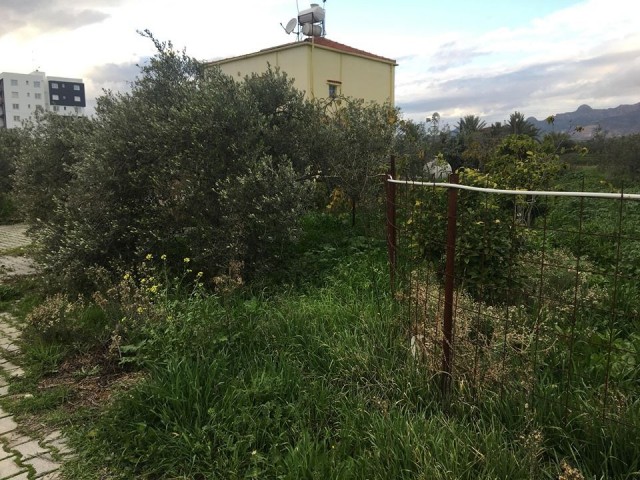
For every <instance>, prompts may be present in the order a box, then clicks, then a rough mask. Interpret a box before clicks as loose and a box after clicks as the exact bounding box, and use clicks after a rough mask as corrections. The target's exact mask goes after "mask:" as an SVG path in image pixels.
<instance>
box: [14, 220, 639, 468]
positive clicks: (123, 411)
mask: <svg viewBox="0 0 640 480" xmlns="http://www.w3.org/2000/svg"><path fill="white" fill-rule="evenodd" d="M304 231H305V234H304V236H303V238H302V241H301V243H300V244H299V245H298V247H297V248H296V250H295V251H291V252H290V255H289V258H290V262H289V268H288V270H287V271H286V272H280V273H279V276H278V277H277V281H265V282H264V283H263V284H262V287H257V288H247V287H243V288H239V287H238V285H237V284H233V281H232V280H233V279H220V281H226V282H227V286H228V288H227V289H226V290H224V292H225V293H223V294H219V295H217V296H214V295H210V294H206V293H205V291H204V290H203V288H202V287H198V286H197V284H196V287H195V288H194V289H192V287H190V286H189V287H187V283H186V281H185V279H186V278H187V277H189V276H192V277H195V278H196V279H197V278H198V272H197V266H195V265H193V264H192V262H191V261H189V262H186V259H183V261H184V263H185V268H184V272H185V273H184V275H185V277H184V278H181V279H170V278H169V279H165V278H163V272H164V270H163V261H164V260H163V259H162V257H161V254H153V253H152V254H149V255H148V256H147V257H146V258H143V259H141V261H143V262H145V267H144V268H141V269H140V270H139V271H138V273H137V274H134V273H133V272H126V273H123V281H122V282H121V284H120V285H119V286H118V287H117V288H115V289H112V290H109V291H105V292H102V293H101V294H99V295H95V296H94V298H93V299H92V300H89V301H88V300H82V301H81V300H77V301H68V300H63V299H61V298H58V299H57V300H51V299H50V300H49V301H48V302H45V303H44V304H43V305H42V306H41V307H38V308H36V309H35V311H32V313H31V315H30V316H29V317H28V322H29V323H28V326H27V331H26V338H27V339H34V338H38V339H39V340H38V341H37V342H33V341H31V342H30V343H27V344H26V345H25V347H26V349H27V351H26V360H27V361H28V363H29V365H30V374H29V376H28V377H27V378H26V379H25V380H23V381H22V383H19V384H16V385H14V386H12V393H13V394H14V395H13V396H10V397H9V399H8V400H5V401H4V402H5V404H6V405H5V406H6V407H7V408H10V409H11V410H12V411H16V412H18V413H19V419H22V420H23V421H30V422H31V423H32V424H35V423H37V422H39V421H40V420H42V419H45V420H46V421H48V422H53V423H56V424H58V425H63V426H65V427H66V430H67V431H68V432H69V434H70V435H71V436H72V443H73V445H74V447H75V448H76V450H77V452H78V454H79V456H78V458H77V459H76V460H74V461H73V462H71V463H70V464H68V465H67V466H66V474H67V475H68V477H69V478H74V479H75V478H78V479H82V478H86V479H90V478H196V479H197V478H291V479H297V478H322V477H326V478H336V479H343V478H363V479H364V478H380V479H388V478H442V479H453V478H468V479H478V478H487V479H488V478H510V479H511V478H522V479H530V478H591V477H593V476H595V477H596V478H601V477H602V478H632V472H634V471H636V470H638V457H637V447H638V440H637V438H634V437H625V436H620V432H621V431H622V430H616V429H615V428H611V427H610V426H607V425H605V424H603V423H600V422H598V421H594V419H593V418H583V419H576V420H575V423H574V424H573V425H564V424H563V423H562V422H563V417H562V412H559V411H555V410H554V408H553V405H550V406H549V407H548V408H544V407H542V408H540V409H539V410H537V409H534V408H530V407H528V406H527V405H526V402H525V401H523V398H522V397H521V396H520V394H518V393H516V392H513V395H511V394H508V395H506V396H502V398H501V397H500V396H498V395H491V394H488V395H485V399H484V401H483V404H482V406H481V407H480V408H478V407H477V406H471V404H465V403H464V402H456V403H454V404H452V405H453V407H452V408H446V405H447V403H446V402H443V399H442V398H441V396H440V393H439V388H438V385H439V383H438V381H437V379H436V378H431V377H430V376H429V375H428V374H426V373H425V372H426V371H425V369H424V368H423V366H422V365H421V364H420V363H418V362H416V360H415V359H414V358H413V357H412V355H411V353H410V350H409V336H410V329H411V325H410V324H409V323H410V320H409V318H408V316H406V315H405V313H406V312H403V311H402V309H400V308H399V307H398V304H397V303H396V302H394V301H393V300H392V298H391V296H390V294H389V288H388V274H387V271H386V258H385V251H384V248H383V247H384V246H383V245H382V244H381V243H380V242H379V241H376V240H372V239H371V238H370V237H368V236H366V235H364V234H363V232H362V231H355V230H352V229H351V227H350V226H349V225H348V220H347V219H340V218H337V217H333V216H325V215H314V216H310V217H307V218H306V220H305V222H304ZM190 270H193V271H190ZM125 277H126V278H125ZM284 278H287V279H289V282H288V284H286V283H285V284H283V280H284ZM19 290H21V291H23V290H24V288H21V289H19ZM221 291H222V290H221ZM34 295H35V294H34V293H31V294H28V295H27V297H26V299H25V300H27V301H28V300H29V299H33V298H34ZM56 302H57V303H56ZM34 312H35V313H34ZM47 329H48V330H47ZM34 330H37V331H34ZM43 332H47V333H48V334H47V335H42V333H43ZM118 338H119V339H118ZM107 345H109V347H110V348H107ZM79 359H80V360H79ZM100 379H101V380H100ZM69 380H71V381H69ZM24 393H30V394H32V395H33V397H28V398H24V395H23V394H24ZM578 396H579V393H578ZM38 419H40V420H38ZM585 439H586V440H588V441H587V442H586V443H587V444H588V445H590V446H589V447H585ZM574 469H577V470H574ZM578 471H579V472H581V474H583V475H584V477H580V476H579V474H578V473H577V472H578ZM572 472H573V473H572ZM562 475H564V476H562ZM571 475H574V476H571Z"/></svg>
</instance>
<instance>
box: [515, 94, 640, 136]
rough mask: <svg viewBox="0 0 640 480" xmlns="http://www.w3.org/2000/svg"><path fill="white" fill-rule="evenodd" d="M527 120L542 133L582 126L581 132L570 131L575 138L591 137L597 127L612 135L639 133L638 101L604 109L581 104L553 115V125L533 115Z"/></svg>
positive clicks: (639, 110)
mask: <svg viewBox="0 0 640 480" xmlns="http://www.w3.org/2000/svg"><path fill="white" fill-rule="evenodd" d="M527 120H529V121H530V122H531V123H533V124H534V125H535V126H536V127H538V128H539V129H540V131H541V132H542V133H544V132H550V131H556V132H567V133H572V132H575V128H576V127H582V131H581V132H575V133H572V136H573V137H574V138H576V139H584V140H586V139H588V138H591V137H592V136H593V135H594V134H595V132H596V130H597V128H598V127H600V128H602V130H604V131H606V132H607V133H608V134H609V135H612V136H620V135H629V134H632V133H640V103H636V104H635V105H620V106H618V107H615V108H604V109H596V108H591V107H590V106H589V105H581V106H580V107H578V109H577V110H576V111H575V112H568V113H558V114H557V115H555V121H554V123H553V125H550V124H549V123H547V121H546V120H544V119H543V120H537V119H536V118H535V117H530V118H528V119H527Z"/></svg>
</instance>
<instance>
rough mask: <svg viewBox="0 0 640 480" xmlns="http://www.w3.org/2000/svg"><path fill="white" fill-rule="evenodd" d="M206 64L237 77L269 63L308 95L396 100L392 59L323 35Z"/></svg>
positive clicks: (368, 99) (242, 76) (241, 76)
mask: <svg viewBox="0 0 640 480" xmlns="http://www.w3.org/2000/svg"><path fill="white" fill-rule="evenodd" d="M207 65H209V66H218V67H220V69H221V70H222V72H223V73H225V74H227V75H231V76H232V77H234V78H237V79H238V80H240V79H243V78H244V77H245V76H246V75H249V74H251V73H262V72H265V71H266V70H267V68H268V65H271V67H272V68H276V67H278V68H279V69H280V70H281V71H282V72H285V73H286V74H287V75H288V76H289V77H290V78H292V79H293V80H294V86H295V87H296V88H297V89H298V90H300V91H302V92H305V96H306V97H307V98H309V99H313V98H327V97H331V96H336V95H344V96H347V97H354V98H361V99H364V100H365V101H374V102H378V103H384V102H390V103H391V104H392V105H393V104H394V101H395V95H394V89H395V67H396V66H397V63H396V62H395V60H392V59H390V58H385V57H381V56H379V55H374V54H372V53H368V52H365V51H363V50H358V49H356V48H352V47H349V46H347V45H343V44H342V43H338V42H334V41H332V40H329V39H327V38H325V37H311V38H307V39H305V40H303V41H300V42H295V43H288V44H286V45H280V46H278V47H272V48H267V49H265V50H260V51H259V52H255V53H250V54H248V55H242V56H239V57H232V58H225V59H223V60H217V61H213V62H210V63H208V64H207Z"/></svg>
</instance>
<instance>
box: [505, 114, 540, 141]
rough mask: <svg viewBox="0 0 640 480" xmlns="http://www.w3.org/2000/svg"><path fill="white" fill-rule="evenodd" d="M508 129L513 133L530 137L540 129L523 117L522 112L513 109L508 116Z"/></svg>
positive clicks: (536, 134)
mask: <svg viewBox="0 0 640 480" xmlns="http://www.w3.org/2000/svg"><path fill="white" fill-rule="evenodd" d="M507 126H508V127H509V130H510V132H511V133H512V134H514V135H526V136H528V137H531V138H536V137H537V136H538V133H540V129H538V128H536V127H535V126H534V125H533V124H532V123H531V122H529V121H528V120H526V119H525V118H524V114H522V113H520V112H518V111H515V112H513V113H512V114H511V115H510V116H509V121H508V122H507Z"/></svg>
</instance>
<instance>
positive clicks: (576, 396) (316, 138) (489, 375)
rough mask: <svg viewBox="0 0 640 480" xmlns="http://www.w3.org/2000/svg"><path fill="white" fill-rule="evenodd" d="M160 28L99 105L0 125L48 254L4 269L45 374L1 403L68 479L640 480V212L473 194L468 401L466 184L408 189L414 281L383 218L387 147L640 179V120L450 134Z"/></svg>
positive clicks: (538, 184) (406, 159)
mask: <svg viewBox="0 0 640 480" xmlns="http://www.w3.org/2000/svg"><path fill="white" fill-rule="evenodd" d="M145 35H147V36H149V37H150V39H151V40H152V41H153V42H154V43H155V45H156V47H157V49H158V54H157V55H156V56H155V57H154V58H153V59H151V61H150V63H149V64H148V65H146V66H144V67H143V68H142V70H141V73H140V77H139V78H138V79H137V80H136V82H135V83H134V85H133V89H132V91H131V92H130V93H126V94H112V93H109V94H107V95H105V96H104V97H102V98H101V99H100V100H99V102H98V108H97V115H96V117H95V118H93V119H86V118H67V117H57V116H54V115H44V116H42V117H41V118H39V119H38V120H37V121H36V123H34V124H33V125H31V126H29V127H27V128H26V129H24V130H23V131H20V132H17V133H15V134H13V133H11V134H7V135H4V134H3V135H4V136H0V153H3V155H0V173H1V172H7V173H8V174H11V176H10V177H5V178H11V181H6V180H3V181H2V183H0V209H4V210H1V211H2V212H4V213H2V214H1V215H0V218H4V219H10V218H11V219H12V218H15V216H16V215H17V213H16V212H17V211H16V209H15V205H18V206H19V207H20V210H19V212H20V213H19V214H20V215H22V218H23V219H24V220H25V221H27V222H28V223H29V224H30V228H31V230H30V232H31V235H32V236H33V238H34V239H35V240H36V245H37V252H36V253H35V255H36V256H37V257H38V258H39V260H40V261H41V262H43V265H44V269H45V272H44V273H45V277H44V278H43V279H42V280H40V281H39V280H36V279H23V280H20V281H11V282H4V283H2V284H0V310H6V311H11V312H12V313H13V314H15V315H16V316H17V317H19V318H20V321H21V322H22V323H23V327H24V334H23V352H24V355H23V357H22V358H19V359H17V358H16V359H13V360H15V361H16V362H21V363H22V364H24V365H25V367H26V370H27V375H26V376H25V378H23V379H21V380H18V381H14V382H13V383H12V385H11V388H10V392H9V395H8V396H6V397H3V398H2V399H0V404H1V405H2V407H3V408H4V409H5V410H7V411H11V412H13V413H15V414H16V418H17V419H18V420H19V421H20V422H21V423H22V424H24V425H27V426H28V427H30V428H33V429H36V428H37V426H38V425H40V424H43V423H46V424H49V425H55V426H57V427H62V428H64V429H65V430H66V432H67V434H68V435H69V436H70V437H71V442H72V444H73V446H74V448H75V451H76V452H77V457H75V458H74V459H73V460H70V461H69V462H67V464H66V466H65V471H64V473H65V474H66V475H67V477H68V478H74V479H92V478H123V479H124V478H195V479H199V478H202V479H204V478H291V479H298V478H319V477H321V476H324V477H327V478H336V479H338V478H339V479H343V478H363V479H364V478H379V479H388V478H407V479H408V478H441V479H453V478H455V479H458V478H461V479H464V478H468V479H493V478H509V479H511V478H514V479H518V478H521V479H530V478H541V479H542V478H548V479H576V480H577V479H586V478H634V476H635V475H638V472H639V471H640V455H638V452H639V451H640V444H639V441H638V438H640V435H638V433H639V430H640V399H639V396H638V395H639V393H640V392H639V390H638V379H639V378H640V357H639V352H640V337H639V336H638V333H637V331H638V327H639V326H640V314H639V313H638V312H640V296H639V295H638V294H637V291H638V282H637V276H638V273H640V272H638V265H640V243H638V242H639V241H640V240H638V237H639V235H638V233H639V232H637V229H638V225H640V218H638V216H639V215H640V210H639V209H638V206H639V205H637V204H629V205H625V206H624V207H622V208H623V209H624V211H622V210H621V206H620V205H621V204H620V203H619V202H618V203H615V202H613V203H612V202H609V203H604V202H603V203H592V204H590V207H589V208H585V206H584V203H583V202H582V201H581V200H575V199H560V200H553V201H552V200H542V201H541V200H539V199H534V198H525V197H524V196H523V197H522V198H516V199H510V200H505V199H502V198H497V197H487V196H486V195H480V194H477V193H475V192H474V193H469V194H465V195H462V196H461V199H460V204H459V213H460V215H459V236H458V247H459V254H460V255H459V257H458V259H457V263H456V268H457V271H458V272H461V273H460V274H459V277H458V279H457V280H458V281H457V288H458V299H457V302H458V304H457V305H458V306H459V307H461V308H462V309H463V311H464V312H467V313H464V314H461V316H460V318H459V319H458V322H459V323H458V331H457V334H458V336H459V343H458V344H457V345H456V348H458V357H457V361H458V362H459V363H458V365H459V371H458V372H456V375H457V376H456V377H455V381H454V384H453V385H452V392H453V393H452V394H451V395H450V396H447V395H443V393H442V390H441V388H440V379H441V375H440V368H441V365H440V362H439V360H440V357H439V356H438V355H433V352H435V351H437V349H438V348H439V347H438V345H437V344H436V343H437V342H435V341H433V340H432V339H429V338H428V337H427V336H426V335H422V336H419V334H420V332H423V333H424V332H425V331H426V325H427V324H428V325H436V326H438V327H437V328H439V325H440V323H439V321H440V320H439V318H440V313H439V312H438V308H440V307H441V304H442V301H441V298H442V279H443V267H444V262H443V260H444V250H445V249H444V243H443V238H444V225H445V220H446V211H445V204H446V202H445V198H444V196H442V195H439V194H436V193H434V192H433V191H426V190H424V189H423V190H417V189H416V190H409V191H405V192H404V193H403V195H402V196H401V197H400V200H399V201H400V202H401V204H400V205H399V206H398V208H399V216H400V222H401V223H399V226H400V227H401V234H402V238H401V246H402V248H404V251H403V254H404V255H406V256H410V260H411V261H410V262H409V263H408V264H402V267H403V268H405V266H406V269H405V270H403V271H401V272H400V273H401V274H405V276H402V275H400V276H399V278H398V285H397V286H398V288H397V290H396V291H395V294H391V292H390V288H389V284H390V281H389V275H388V267H387V263H386V262H387V260H386V252H385V242H384V240H383V239H382V236H381V233H382V232H381V230H382V225H383V220H382V217H381V214H380V212H381V211H382V203H383V201H382V196H381V192H382V182H381V175H382V174H383V173H384V172H385V171H386V168H387V161H388V157H389V155H390V154H392V153H393V154H395V155H396V157H397V163H398V167H399V172H400V175H402V176H404V177H410V178H421V177H423V176H425V174H428V172H426V170H425V166H426V164H428V163H430V162H432V161H433V160H434V159H436V160H437V161H439V162H441V163H448V164H449V165H451V166H452V167H453V168H455V169H457V170H458V171H459V172H460V174H461V181H462V182H463V183H466V184H469V185H475V186H491V187H506V188H529V189H553V188H557V189H567V190H568V189H572V190H581V189H584V190H592V189H603V190H612V189H616V188H621V186H623V188H624V189H625V191H629V190H633V188H634V185H637V183H636V181H637V178H636V177H635V173H634V172H636V169H635V167H634V160H633V159H634V158H637V156H636V157H634V153H633V152H634V151H635V150H634V148H635V145H636V144H637V139H636V138H634V137H630V138H627V139H609V138H606V136H604V135H602V136H600V137H598V138H596V139H594V140H593V141H592V142H591V143H589V144H586V145H581V144H576V143H575V142H573V141H572V140H571V138H570V136H566V135H564V134H551V135H547V136H545V137H544V138H543V139H536V136H537V135H538V133H539V132H538V131H537V130H536V129H535V128H533V126H532V125H530V124H529V123H528V122H527V121H526V120H525V117H524V115H522V114H521V113H519V112H515V113H514V114H513V115H512V116H511V117H510V119H509V121H508V122H505V124H504V125H503V124H493V125H491V126H489V127H487V126H486V125H485V124H484V122H482V121H480V119H479V118H477V117H475V116H469V117H465V118H462V119H460V122H459V124H458V133H457V134H456V135H454V134H453V133H452V132H451V131H450V130H449V129H448V128H447V127H442V126H441V125H440V119H439V116H438V115H437V114H434V115H433V117H431V118H430V119H428V122H426V123H424V124H420V123H415V122H411V121H408V120H404V119H402V118H401V117H400V116H399V112H398V111H397V110H395V109H393V108H390V107H389V106H376V105H365V104H363V103H362V102H358V101H355V100H353V99H340V103H338V102H330V103H328V104H323V103H320V102H306V101H304V100H303V98H302V95H301V94H300V93H299V92H297V91H295V90H294V89H293V88H292V86H291V82H290V81H289V80H287V78H286V76H284V75H281V74H280V73H279V72H277V71H269V72H267V73H265V74H263V75H254V76H251V77H248V78H246V79H245V80H244V81H243V82H235V81H234V80H232V79H230V78H228V77H225V76H224V75H222V74H221V73H220V72H218V71H216V70H212V71H209V72H206V73H205V72H203V71H202V66H201V65H200V64H199V63H198V62H196V61H194V60H193V59H191V58H190V57H188V56H187V55H186V54H185V53H184V52H177V51H175V50H174V49H173V48H172V47H171V45H170V44H164V43H162V42H159V41H157V40H156V39H154V38H153V37H152V36H151V35H150V34H149V33H148V32H147V33H145ZM0 133H2V132H1V131H0ZM614 144H615V146H613V145H614ZM612 152H616V153H615V158H614V157H612V155H613V153H612ZM616 158H617V159H620V162H619V164H617V165H616V166H615V167H614V166H613V163H615V161H616V160H615V159H616ZM605 174H606V175H605ZM0 179H3V177H2V176H0ZM609 182H611V183H609ZM623 183H624V185H622V184H623ZM594 205H595V206H594ZM7 212H10V214H9V213H7ZM621 218H624V221H625V223H624V229H623V230H621V227H620V225H621V223H620V219H621ZM577 220H579V228H573V227H570V226H571V225H575V223H576V221H577ZM621 231H624V238H625V242H624V244H622V243H620V245H621V246H620V248H615V249H613V248H611V246H610V245H608V244H607V241H606V239H607V238H610V239H614V241H615V239H616V238H617V240H620V238H621V237H622V236H623V235H621V233H620V232H621ZM603 234H605V235H609V237H604V236H602V235H603ZM616 236H617V237H616ZM405 260H406V258H405ZM540 265H542V266H543V267H544V268H547V269H548V271H545V275H544V278H540V276H539V275H540V267H539V266H540ZM576 265H579V267H580V268H578V267H576ZM612 266H615V274H613V275H612V274H611V271H610V270H611V268H612ZM612 279H613V280H612ZM514 292H518V293H517V294H515V293H514ZM427 296H433V297H435V298H437V299H439V300H437V301H436V303H435V305H436V308H435V310H429V309H426V310H425V311H424V312H423V313H421V314H416V311H417V309H415V308H413V307H412V305H417V304H423V303H425V302H426V300H425V299H426V297H427ZM425 312H426V313H425ZM577 318H579V319H580V323H579V324H578V323H576V319H577ZM576 325H578V326H579V328H576ZM569 340H570V341H571V342H572V343H571V346H569V345H568V344H567V342H568V341H569ZM438 341H439V339H438ZM420 342H421V343H420ZM429 342H431V343H429ZM416 348H417V349H418V350H420V349H422V350H421V353H420V354H418V353H417V351H416ZM507 349H508V351H509V352H510V355H509V356H508V357H507V356H506V355H505V352H506V351H507ZM568 352H571V353H570V354H568ZM467 357H468V359H469V363H472V362H475V363H474V365H475V366H474V367H473V368H474V370H473V372H471V373H469V367H468V364H467V363H465V362H466V361H467ZM465 368H466V369H467V370H465ZM567 371H571V372H573V373H574V374H575V375H574V377H572V378H571V380H570V381H567V376H566V372H567ZM603 392H604V394H603ZM558 398H561V400H562V401H558ZM603 399H604V402H605V403H606V402H609V403H606V405H604V406H603ZM604 408H606V409H607V410H608V411H611V412H612V414H611V415H608V416H607V415H603V413H602V412H603V409H604ZM612 419H613V420H612Z"/></svg>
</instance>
